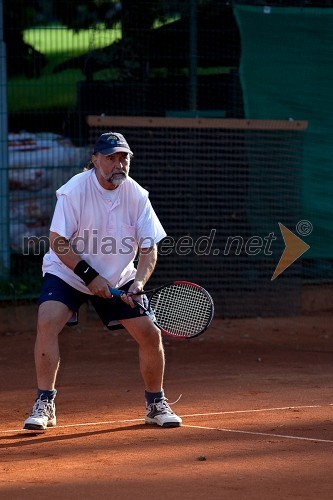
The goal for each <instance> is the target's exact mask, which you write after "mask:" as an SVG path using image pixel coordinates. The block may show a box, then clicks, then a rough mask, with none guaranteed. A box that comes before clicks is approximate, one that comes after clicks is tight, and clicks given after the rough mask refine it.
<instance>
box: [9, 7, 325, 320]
mask: <svg viewBox="0 0 333 500" xmlns="http://www.w3.org/2000/svg"><path fill="white" fill-rule="evenodd" d="M237 3H238V2H237ZM253 3H256V2H253ZM240 12H241V10H240V7H238V6H237V5H236V4H235V3H234V2H224V1H221V2H216V1H208V0H207V1H200V2H196V1H193V0H181V1H164V2H159V1H157V2H155V1H154V2H153V1H147V0H145V1H144V0H137V1H136V2H132V1H121V2H118V1H112V0H110V1H102V2H100V1H98V2H97V1H89V2H88V1H82V0H73V1H72V2H65V1H57V2H55V1H53V0H49V1H43V2H42V1H36V2H34V3H33V4H32V5H29V6H28V5H27V4H26V2H23V0H11V1H9V0H5V1H4V16H3V18H4V30H3V37H4V41H5V44H6V48H7V61H6V68H7V71H6V77H7V80H8V84H7V85H6V84H5V81H4V79H2V80H1V85H2V87H1V88H2V89H5V90H6V94H7V99H6V102H5V105H6V109H5V107H4V106H3V105H2V108H1V116H3V117H4V119H5V120H7V124H8V133H6V137H4V138H3V139H2V142H1V144H3V148H4V151H3V155H2V157H3V160H4V161H3V166H4V167H6V163H7V162H6V161H5V160H6V159H5V152H7V151H8V166H9V170H8V179H9V182H8V191H9V193H8V197H7V195H6V189H5V188H4V187H3V186H4V184H2V187H1V192H0V198H1V203H2V205H1V206H2V207H4V210H3V213H5V214H6V213H7V212H8V217H7V216H4V217H3V219H2V226H1V227H2V228H3V231H2V234H3V235H7V236H8V241H7V245H5V244H3V246H2V249H0V253H1V262H2V275H1V282H0V285H1V287H0V295H1V298H2V299H5V298H23V297H36V296H37V294H38V290H39V286H40V281H41V271H40V265H41V259H42V256H43V253H44V251H46V250H47V234H48V227H49V222H50V217H51V214H52V210H53V207H54V203H55V190H56V188H57V187H58V186H60V185H61V184H63V183H64V182H66V180H67V179H69V178H70V177H71V176H72V175H73V174H75V173H77V172H79V171H81V170H82V168H83V166H84V165H85V164H86V162H87V160H88V158H89V154H90V153H91V144H92V140H93V137H94V136H96V134H97V133H98V132H100V131H101V130H103V131H104V130H105V128H104V126H102V125H101V124H98V125H96V124H95V125H93V126H92V125H91V123H90V124H89V120H88V121H87V117H88V116H100V117H115V118H116V117H119V119H120V117H127V118H128V119H132V120H133V119H134V122H126V120H125V122H124V121H122V122H119V127H121V131H122V132H123V133H124V134H125V136H128V137H127V138H128V140H129V142H130V144H131V146H132V147H133V149H134V150H135V160H134V162H133V177H135V178H136V179H137V180H138V181H139V182H141V183H142V184H143V185H144V186H146V187H148V188H149V191H150V196H151V199H152V201H153V203H154V206H155V208H156V211H157V212H158V214H159V215H160V218H161V219H162V222H163V224H164V225H165V226H166V229H167V232H168V234H169V235H170V236H171V237H172V238H173V241H174V242H178V245H180V251H179V248H178V250H177V252H174V251H172V252H171V253H170V252H168V251H166V253H165V254H161V255H160V259H159V264H158V269H157V271H156V273H155V275H154V277H153V280H155V281H158V282H163V281H165V280H169V279H174V278H186V279H192V281H199V282H201V283H202V284H203V285H206V286H207V288H208V289H209V290H210V291H211V292H212V294H213V295H214V298H215V300H216V303H217V310H218V312H219V313H221V314H223V315H226V316H253V315H268V314H269V315H272V314H294V313H297V312H298V311H299V308H300V298H301V297H300V294H301V288H300V285H301V282H302V279H303V278H304V270H306V271H307V277H309V272H310V271H311V272H313V275H315V277H316V278H317V277H318V274H317V270H316V269H315V268H314V266H313V261H309V260H305V259H302V260H301V259H300V260H298V261H297V262H295V263H294V264H293V265H292V266H291V267H290V268H289V269H288V270H286V271H285V272H284V273H282V275H281V276H279V277H278V278H277V279H276V280H274V282H271V281H270V278H271V276H272V274H273V271H274V268H275V266H276V264H277V261H278V259H279V256H280V255H281V253H282V251H283V248H284V245H283V239H282V236H281V233H280V230H279V227H278V223H279V222H281V223H283V224H285V225H286V226H287V227H288V228H289V229H290V230H292V231H294V232H295V233H296V234H298V233H297V232H296V224H297V223H298V222H299V221H300V220H301V219H303V218H309V220H310V221H311V220H314V219H312V218H311V217H312V216H311V214H312V212H313V206H311V209H310V210H309V211H306V210H305V204H304V199H305V198H304V196H303V195H302V187H303V188H304V176H303V175H304V174H303V163H304V161H305V160H306V158H305V157H304V156H303V152H302V148H303V140H304V139H305V140H306V141H307V140H308V131H306V126H304V127H303V128H301V129H297V125H295V124H297V123H298V121H297V120H298V119H299V120H302V121H303V123H305V122H307V121H308V119H310V118H311V117H310V116H308V114H307V113H305V112H304V113H302V114H297V113H291V112H288V113H284V114H281V113H274V112H273V105H272V112H270V111H267V113H266V115H265V117H264V118H265V123H262V124H261V125H258V123H257V125H254V121H252V125H251V126H249V125H248V124H247V122H245V121H242V120H243V119H244V118H245V116H246V117H249V118H260V117H261V116H257V115H254V116H251V112H249V108H248V104H249V102H250V99H249V95H250V93H251V91H252V90H251V89H252V80H251V78H250V77H251V73H250V69H249V68H248V67H245V66H244V61H245V60H246V57H247V54H248V52H247V47H248V46H250V41H249V38H251V35H250V28H248V27H245V26H247V18H246V16H245V15H244V16H243V14H240ZM242 12H243V11H242ZM241 17H242V19H241ZM134 19H135V22H133V20H134ZM283 22H284V21H283ZM277 30H278V28H277ZM280 30H281V31H283V27H280ZM248 34H249V36H248ZM257 36H259V35H257ZM324 36H326V35H324ZM263 45H265V44H264V43H263V44H258V45H256V47H255V53H256V54H258V57H259V54H263V53H264V52H265V53H266V54H267V57H269V53H268V51H266V49H265V47H263ZM13 47H15V50H13ZM274 50H275V49H274ZM262 57H263V56H262ZM295 57H296V55H295ZM241 58H242V65H241V66H240V61H241ZM270 60H271V59H270ZM2 61H4V58H2ZM255 64H256V63H255ZM262 64H263V66H265V65H267V64H268V63H266V62H265V60H264V59H262ZM313 64H314V63H313ZM240 69H241V78H240V76H239V75H240ZM247 78H248V80H247ZM246 82H249V84H248V83H246ZM257 92H258V91H257V90H256V87H254V86H253V93H252V95H255V94H256V93H257ZM269 99H271V100H272V101H274V100H275V94H274V92H273V93H272V94H271V95H270V96H269ZM294 99H295V97H294V94H292V95H291V96H290V100H291V101H293V100H294ZM297 102H299V101H297ZM302 102H303V101H302ZM295 106H297V104H295ZM7 108H8V113H7ZM268 109H269V107H267V110H268ZM304 109H307V104H306V102H305V104H304ZM290 116H292V117H293V118H294V125H295V126H293V124H291V125H290V126H288V124H289V122H288V118H289V117H290ZM148 117H151V119H152V120H154V119H162V118H163V119H164V120H176V121H177V120H187V119H188V120H191V119H193V120H201V123H200V124H199V125H200V126H199V125H198V123H197V122H196V125H195V126H194V125H193V122H188V123H187V125H186V123H185V122H182V125H181V126H178V127H174V126H170V122H167V121H164V122H160V124H159V126H154V127H152V126H149V124H147V123H146V122H145V121H144V120H145V119H146V118H148ZM136 119H138V120H139V122H135V120H136ZM206 120H212V121H214V122H215V121H219V124H216V123H215V124H214V126H212V127H210V126H208V125H207V122H206ZM225 120H233V123H231V122H229V125H228V126H226V125H225V124H226V122H225ZM235 120H236V122H237V120H239V122H237V124H236V125H235ZM113 123H115V126H118V125H117V123H118V122H115V121H114V122H113ZM166 123H169V125H166ZM174 123H175V122H174ZM223 123H224V125H223ZM241 123H242V125H240V124H241ZM281 123H283V126H282V125H281ZM299 123H301V122H299ZM110 126H111V125H110ZM312 126H313V124H312V123H311V124H310V126H309V132H310V134H311V133H312V129H311V128H310V127H312ZM251 127H254V128H251ZM323 127H324V128H323V130H322V133H323V136H324V135H325V133H326V128H325V127H326V122H323ZM94 134H95V135H94ZM325 137H326V135H325ZM327 137H328V136H327ZM6 141H8V143H6ZM305 144H306V147H308V146H307V144H308V142H306V143H305ZM7 146H8V147H7ZM308 152H309V150H307V153H308ZM306 156H307V155H306ZM307 168H308V167H307ZM312 168H314V167H312ZM307 172H308V179H311V175H312V177H313V175H314V174H313V173H312V174H310V173H309V172H310V170H309V169H308V170H307ZM312 172H313V171H312ZM5 175H7V174H6V170H5ZM325 175H326V171H325V172H323V173H322V175H321V179H322V181H323V182H324V177H325ZM317 180H318V179H317V178H316V182H317ZM308 185H309V184H308ZM7 207H9V209H8V208H7ZM323 213H324V211H323V212H322V214H323ZM315 222H316V224H314V227H315V228H316V227H317V221H315ZM318 227H319V225H318ZM271 233H274V236H276V240H274V242H272V248H273V252H272V254H268V255H265V254H264V253H263V251H264V247H265V244H268V240H267V239H265V238H267V237H269V235H270V234H271ZM186 237H188V238H190V239H191V240H189V241H193V242H198V241H199V243H200V241H202V246H201V247H200V246H199V249H201V248H202V247H204V244H205V242H206V243H207V240H208V239H209V238H210V237H211V238H213V250H219V252H218V253H215V254H212V253H208V254H207V255H205V254H204V255H203V254H202V252H201V253H200V252H199V255H197V254H198V252H197V251H194V249H193V248H192V249H191V251H190V252H189V253H186V248H185V250H184V248H183V246H185V247H186V239H184V240H182V238H186ZM230 237H232V238H236V237H237V238H239V239H238V240H237V239H234V240H232V241H231V240H228V238H230ZM200 238H202V240H200ZM251 238H259V239H257V240H255V239H254V240H252V239H251ZM3 241H5V240H3ZM179 241H180V243H179ZM210 241H211V240H209V242H210ZM237 241H238V245H240V246H237ZM260 242H261V243H262V249H261V252H259V253H256V249H255V245H256V244H257V249H258V243H259V246H260ZM187 243H188V242H187ZM273 243H274V245H273ZM183 244H184V245H183ZM229 244H230V245H231V246H230V248H229V247H228V245H229ZM246 244H247V246H246ZM182 245H183V246H182ZM253 245H254V246H253ZM312 245H313V241H311V246H312ZM245 246H246V248H245ZM266 246H267V245H266ZM162 250H163V249H162ZM196 250H198V248H196ZM182 252H183V253H182ZM8 257H9V267H8V266H7V264H8V262H7V264H6V258H8ZM305 263H307V267H306V268H305V266H304V264H305ZM309 263H310V264H309ZM310 274H311V273H310ZM332 274H333V273H332ZM322 275H323V276H324V275H325V277H326V278H328V277H329V274H328V273H327V272H326V270H325V272H323V273H322ZM313 277H314V276H313Z"/></svg>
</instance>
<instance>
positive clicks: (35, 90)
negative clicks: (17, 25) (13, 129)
mask: <svg viewBox="0 0 333 500" xmlns="http://www.w3.org/2000/svg"><path fill="white" fill-rule="evenodd" d="M120 37H121V30H120V28H119V27H117V28H115V29H112V30H111V29H102V28H99V29H94V30H82V31H80V32H78V33H76V32H74V31H73V30H69V29H67V28H64V27H63V26H50V27H45V28H34V29H29V30H26V31H25V32H24V40H25V42H26V43H29V44H30V45H32V46H33V47H34V48H35V49H36V50H38V51H40V52H41V53H42V54H44V55H45V56H46V57H47V61H48V63H47V66H46V67H45V68H44V69H43V72H42V75H41V77H40V78H33V79H29V78H26V77H25V76H17V77H14V78H10V79H9V80H8V110H9V112H10V113H19V112H22V111H23V112H24V111H47V110H48V111H52V110H56V109H66V108H72V107H74V106H75V105H76V94H77V83H78V82H79V81H82V80H84V79H85V77H84V74H83V73H82V71H81V70H79V69H68V70H65V71H62V72H61V73H53V68H54V67H55V66H56V65H57V64H60V63H62V62H64V61H66V60H67V59H70V58H72V57H76V56H79V55H81V54H84V53H86V52H87V51H89V50H94V49H98V48H102V47H106V46H107V45H110V44H111V43H112V42H114V41H115V40H117V39H119V38H120ZM99 78H102V76H100V77H97V78H96V79H99Z"/></svg>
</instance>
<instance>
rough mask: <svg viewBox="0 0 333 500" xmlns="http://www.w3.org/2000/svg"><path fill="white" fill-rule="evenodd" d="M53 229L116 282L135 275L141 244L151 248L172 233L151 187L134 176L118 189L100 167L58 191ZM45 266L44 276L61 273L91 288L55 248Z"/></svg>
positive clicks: (82, 287)
mask: <svg viewBox="0 0 333 500" xmlns="http://www.w3.org/2000/svg"><path fill="white" fill-rule="evenodd" d="M50 230H51V231H53V232H55V233H58V234H60V235H61V236H63V237H65V238H66V239H68V240H69V241H70V242H71V245H72V247H73V248H74V250H75V251H76V252H77V253H78V254H80V256H81V258H82V259H83V260H85V261H86V262H88V263H89V264H90V265H91V266H92V267H93V268H94V269H96V271H97V272H98V273H99V274H100V275H101V276H103V277H104V278H106V279H107V280H108V281H109V282H110V283H111V285H112V286H115V287H121V286H122V285H124V284H125V283H127V282H128V281H130V280H132V279H134V277H135V274H136V269H135V267H134V263H133V261H134V258H135V257H136V254H137V251H138V248H149V247H151V246H153V245H155V244H157V243H158V242H159V241H160V240H161V239H162V238H164V237H165V236H166V233H165V231H164V229H163V227H162V225H161V223H160V221H159V220H158V218H157V216H156V214H155V212H154V210H153V208H152V206H151V203H150V200H149V198H148V191H146V190H145V189H143V188H142V187H141V186H140V185H139V184H138V183H137V182H136V181H134V179H132V178H131V177H128V178H127V179H126V181H125V182H123V183H122V184H121V185H120V186H119V187H118V188H116V189H114V190H112V191H111V190H107V189H104V188H103V187H102V186H101V185H100V183H99V182H98V179H97V177H96V173H95V169H92V170H88V171H86V172H82V173H80V174H77V175H75V176H74V177H72V178H71V179H70V180H69V181H68V182H67V183H66V184H64V185H63V186H62V187H61V188H60V189H58V190H57V204H56V207H55V210H54V215H53V219H52V222H51V227H50ZM42 269H43V275H44V274H45V273H51V274H55V275H56V276H58V277H59V278H61V279H62V280H64V281H65V282H66V283H68V284H69V285H71V286H72V287H74V288H76V289H77V290H80V291H82V292H84V293H89V294H90V293H91V292H90V291H89V289H88V288H87V287H86V286H85V284H84V283H83V282H82V280H81V279H80V278H79V277H78V276H77V275H76V274H75V273H74V272H73V271H72V270H71V269H69V267H67V266H66V265H65V264H63V263H62V262H61V260H60V259H59V258H58V256H57V255H56V254H55V252H53V250H52V249H50V250H49V252H48V253H47V254H46V255H45V256H44V259H43V268H42Z"/></svg>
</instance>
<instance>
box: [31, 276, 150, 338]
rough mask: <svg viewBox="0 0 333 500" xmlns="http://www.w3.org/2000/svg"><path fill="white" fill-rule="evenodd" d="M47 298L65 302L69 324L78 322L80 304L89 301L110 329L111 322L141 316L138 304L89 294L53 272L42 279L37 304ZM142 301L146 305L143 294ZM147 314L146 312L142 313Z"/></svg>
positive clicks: (125, 289) (123, 288) (126, 287)
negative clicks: (69, 315)
mask: <svg viewBox="0 0 333 500" xmlns="http://www.w3.org/2000/svg"><path fill="white" fill-rule="evenodd" d="M132 283H133V281H130V282H128V283H126V285H124V286H122V287H121V288H122V290H124V291H127V290H128V289H129V287H130V286H131V284H132ZM48 300H56V301H58V302H62V303H63V304H65V305H66V306H67V307H68V308H69V309H70V310H71V311H73V317H72V318H71V320H70V321H69V322H68V323H67V324H68V325H69V326H73V325H77V324H78V313H79V309H80V307H81V306H82V304H84V303H86V302H88V301H90V302H91V304H92V305H93V307H94V309H95V311H96V312H97V314H98V316H99V317H100V318H101V320H102V322H103V323H104V325H105V326H106V327H107V328H109V329H110V330H112V329H113V327H112V323H114V322H115V321H119V320H122V319H130V318H138V317H140V316H142V309H140V307H139V306H137V307H130V306H129V305H127V304H125V303H124V302H123V301H122V300H121V299H118V298H112V299H103V298H102V297H98V296H97V295H89V294H87V293H83V292H80V291H79V290H76V288H73V287H72V286H70V285H68V284H67V283H66V282H65V281H63V280H62V279H61V278H58V276H55V275H54V274H50V273H46V274H45V276H44V279H43V285H42V290H41V293H40V296H39V300H38V304H39V305H40V304H42V303H43V302H47V301H48ZM143 303H144V305H145V307H148V299H147V297H146V296H145V295H143ZM143 314H144V315H148V314H147V313H143Z"/></svg>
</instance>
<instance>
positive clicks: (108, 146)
mask: <svg viewBox="0 0 333 500" xmlns="http://www.w3.org/2000/svg"><path fill="white" fill-rule="evenodd" d="M95 153H101V154H102V155H105V156H107V155H112V154H113V153H129V154H130V155H132V154H133V153H132V151H131V150H130V147H129V145H128V143H127V141H126V139H125V137H124V136H123V135H121V134H119V133H118V132H106V133H105V134H102V135H101V136H100V137H99V138H98V140H97V142H96V144H95V146H94V154H95Z"/></svg>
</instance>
